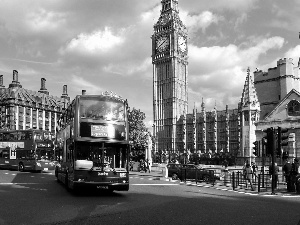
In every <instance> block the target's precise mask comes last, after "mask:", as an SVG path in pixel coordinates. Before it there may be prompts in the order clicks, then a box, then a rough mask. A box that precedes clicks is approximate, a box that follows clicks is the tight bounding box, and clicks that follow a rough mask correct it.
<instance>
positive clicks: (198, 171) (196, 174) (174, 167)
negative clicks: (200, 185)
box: [168, 163, 218, 182]
mask: <svg viewBox="0 0 300 225" xmlns="http://www.w3.org/2000/svg"><path fill="white" fill-rule="evenodd" d="M168 169H169V170H168V176H169V177H172V179H173V180H177V179H180V180H196V179H197V180H202V181H205V182H208V181H211V180H212V179H218V177H217V176H216V175H215V174H214V171H213V170H208V169H205V168H202V167H201V166H200V165H194V164H175V163H174V164H169V165H168Z"/></svg>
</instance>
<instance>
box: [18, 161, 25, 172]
mask: <svg viewBox="0 0 300 225" xmlns="http://www.w3.org/2000/svg"><path fill="white" fill-rule="evenodd" d="M18 170H19V171H20V172H24V164H23V163H21V162H20V163H19V166H18Z"/></svg>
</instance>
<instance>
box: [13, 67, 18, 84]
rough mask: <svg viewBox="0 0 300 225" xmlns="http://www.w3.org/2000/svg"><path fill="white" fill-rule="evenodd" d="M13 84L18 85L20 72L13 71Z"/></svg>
mask: <svg viewBox="0 0 300 225" xmlns="http://www.w3.org/2000/svg"><path fill="white" fill-rule="evenodd" d="M13 82H16V83H18V82H19V81H18V71H17V70H13Z"/></svg>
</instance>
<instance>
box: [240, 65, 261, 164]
mask: <svg viewBox="0 0 300 225" xmlns="http://www.w3.org/2000/svg"><path fill="white" fill-rule="evenodd" d="M259 116H260V103H259V101H258V98H257V93H256V89H255V87H254V78H253V76H252V75H251V74H250V69H249V68H248V70H247V77H246V81H245V85H244V89H243V93H242V99H241V118H242V119H241V122H242V126H241V128H242V132H241V133H242V143H241V152H240V156H241V157H243V158H244V159H247V160H248V162H250V161H254V159H253V158H254V157H255V156H254V155H253V142H254V141H256V135H255V130H256V124H255V123H257V122H258V121H259Z"/></svg>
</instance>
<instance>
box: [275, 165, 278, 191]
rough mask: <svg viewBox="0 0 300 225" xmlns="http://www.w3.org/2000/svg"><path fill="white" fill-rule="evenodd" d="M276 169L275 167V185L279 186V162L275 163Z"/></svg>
mask: <svg viewBox="0 0 300 225" xmlns="http://www.w3.org/2000/svg"><path fill="white" fill-rule="evenodd" d="M274 169H275V173H274V175H275V176H274V187H275V188H277V187H278V186H277V185H278V173H279V166H278V165H277V163H275V164H274Z"/></svg>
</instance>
